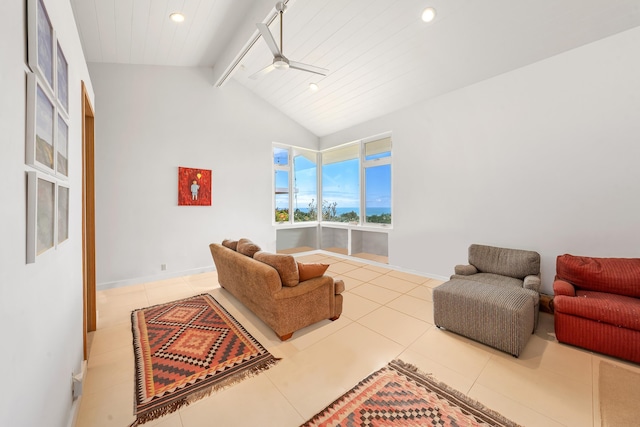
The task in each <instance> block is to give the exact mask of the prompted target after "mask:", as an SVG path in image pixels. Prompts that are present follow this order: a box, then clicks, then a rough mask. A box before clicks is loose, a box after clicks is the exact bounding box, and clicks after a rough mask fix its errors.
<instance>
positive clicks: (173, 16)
mask: <svg viewBox="0 0 640 427" xmlns="http://www.w3.org/2000/svg"><path fill="white" fill-rule="evenodd" d="M169 19H171V20H172V21H173V22H183V21H184V15H183V14H182V13H180V12H173V13H172V14H171V15H169Z"/></svg>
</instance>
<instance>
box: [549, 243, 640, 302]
mask: <svg viewBox="0 0 640 427" xmlns="http://www.w3.org/2000/svg"><path fill="white" fill-rule="evenodd" d="M556 277H557V278H558V279H561V280H565V281H567V282H569V283H571V284H572V285H574V286H576V287H578V288H581V289H588V290H590V291H599V292H606V293H610V294H618V295H626V296H629V297H636V298H638V297H640V258H593V257H584V256H574V255H569V254H565V255H560V256H558V258H557V259H556Z"/></svg>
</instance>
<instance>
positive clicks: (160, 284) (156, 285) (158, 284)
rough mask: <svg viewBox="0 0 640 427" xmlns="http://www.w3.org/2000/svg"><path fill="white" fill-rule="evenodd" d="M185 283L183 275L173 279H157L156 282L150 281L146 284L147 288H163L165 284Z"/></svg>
mask: <svg viewBox="0 0 640 427" xmlns="http://www.w3.org/2000/svg"><path fill="white" fill-rule="evenodd" d="M184 283H185V280H184V278H182V277H173V278H171V279H163V280H157V281H155V282H149V283H145V284H144V288H145V290H149V289H156V288H162V287H165V286H175V285H183V284H184Z"/></svg>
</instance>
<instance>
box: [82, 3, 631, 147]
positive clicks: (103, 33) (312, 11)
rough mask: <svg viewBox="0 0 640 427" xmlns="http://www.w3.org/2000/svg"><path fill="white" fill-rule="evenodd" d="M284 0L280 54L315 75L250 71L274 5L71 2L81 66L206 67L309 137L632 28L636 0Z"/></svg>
mask: <svg viewBox="0 0 640 427" xmlns="http://www.w3.org/2000/svg"><path fill="white" fill-rule="evenodd" d="M285 2H286V3H287V11H286V13H285V14H284V23H283V27H284V31H283V52H284V54H285V55H286V56H287V57H288V58H289V59H290V60H292V61H297V62H302V63H306V64H312V65H315V66H318V67H322V68H326V69H328V70H329V73H328V74H327V75H326V76H320V75H317V74H311V73H306V72H302V71H299V70H294V69H287V70H274V71H272V72H270V73H268V74H266V75H264V76H261V77H259V78H258V79H255V80H254V79H250V78H249V76H250V75H252V74H254V73H255V72H257V71H258V70H260V69H262V68H264V67H265V66H267V65H268V64H270V63H271V61H272V58H273V57H272V54H271V52H270V51H269V48H268V47H267V45H266V44H265V42H264V40H263V39H262V37H259V33H258V30H257V28H256V26H255V23H257V22H270V21H272V23H271V25H270V30H271V32H272V33H273V34H274V36H275V38H276V40H277V41H278V44H279V37H280V31H279V19H278V18H277V16H276V15H277V14H276V12H275V9H274V6H275V3H276V1H275V0H268V1H267V0H71V4H72V7H73V9H74V13H75V17H76V21H77V25H78V29H79V32H80V37H81V40H82V44H83V49H84V52H85V56H86V58H87V61H88V62H107V63H125V64H154V65H171V66H198V67H211V68H213V69H214V73H215V75H216V77H219V78H220V79H219V80H218V84H220V83H222V81H223V80H224V77H225V76H226V75H228V76H229V77H228V78H231V79H235V80H236V81H238V82H239V83H240V84H242V85H243V86H245V87H246V88H247V89H249V90H251V91H252V92H254V93H256V94H257V95H258V96H260V97H262V98H264V99H265V100H266V101H267V102H269V103H270V104H272V105H273V107H274V108H277V109H279V110H280V111H282V112H283V113H284V114H286V115H288V116H289V117H291V118H292V119H293V120H295V121H296V122H298V123H300V124H301V125H302V126H304V127H306V128H307V129H309V130H310V131H311V132H313V133H314V134H316V135H318V136H324V135H327V134H330V133H333V132H336V131H338V130H341V129H344V128H347V127H350V126H353V125H355V124H358V123H361V122H363V121H366V120H370V119H373V118H375V117H378V116H380V115H382V114H385V113H389V112H392V111H395V110H398V109H401V108H403V107H406V106H409V105H411V104H414V103H416V102H420V101H423V100H426V99H429V98H431V97H435V96H438V95H441V94H443V93H446V92H449V91H453V90H456V89H458V88H461V87H464V86H467V85H470V84H473V83H476V82H479V81H482V80H484V79H487V78H490V77H493V76H496V75H499V74H502V73H505V72H508V71H511V70H514V69H516V68H519V67H523V66H525V65H528V64H531V63H534V62H537V61H540V60H542V59H545V58H548V57H551V56H553V55H557V54H559V53H562V52H565V51H567V50H570V49H574V48H576V47H579V46H582V45H584V44H587V43H591V42H594V41H596V40H599V39H601V38H604V37H607V36H610V35H613V34H616V33H618V32H621V31H625V30H628V29H631V28H633V27H637V26H640V1H638V0H537V1H514V0H483V1H478V0H288V1H285ZM429 6H430V7H434V8H435V9H436V11H437V15H436V18H435V20H434V21H432V22H431V23H425V22H423V21H422V20H421V19H420V14H421V12H422V10H424V9H425V8H426V7H429ZM176 11H180V12H182V13H183V14H184V15H185V17H186V19H185V21H184V22H182V23H175V22H173V21H171V20H169V15H170V14H171V13H172V12H176ZM274 18H275V19H274ZM310 83H316V84H317V85H318V86H319V89H318V90H317V91H315V92H312V91H310V90H309V84H310ZM212 90H221V89H219V88H218V87H215V86H212Z"/></svg>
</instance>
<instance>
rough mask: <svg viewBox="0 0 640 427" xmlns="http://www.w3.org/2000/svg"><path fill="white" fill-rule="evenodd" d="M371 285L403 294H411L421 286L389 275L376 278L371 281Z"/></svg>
mask: <svg viewBox="0 0 640 427" xmlns="http://www.w3.org/2000/svg"><path fill="white" fill-rule="evenodd" d="M369 283H373V284H374V285H378V286H382V287H383V288H387V289H391V290H392V291H396V292H401V293H403V294H404V293H407V292H409V291H410V290H412V289H414V288H416V287H417V286H420V285H417V284H415V283H412V282H407V281H406V280H402V279H399V278H397V277H393V276H389V275H387V274H385V275H382V276H378V277H374V278H373V279H371V280H369Z"/></svg>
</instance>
